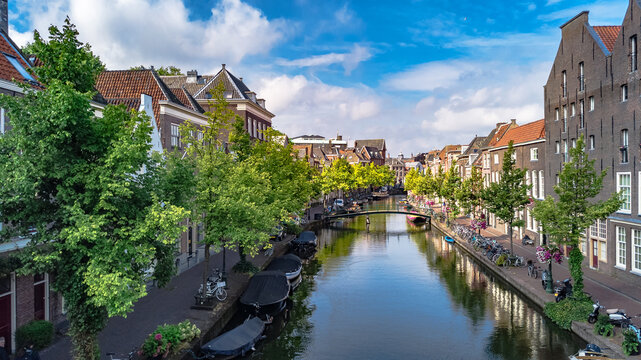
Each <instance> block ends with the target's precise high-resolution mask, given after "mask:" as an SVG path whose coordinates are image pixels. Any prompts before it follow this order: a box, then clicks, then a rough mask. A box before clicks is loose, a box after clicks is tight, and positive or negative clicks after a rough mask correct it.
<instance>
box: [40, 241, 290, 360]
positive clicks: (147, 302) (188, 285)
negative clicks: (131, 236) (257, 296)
mask: <svg viewBox="0 0 641 360" xmlns="http://www.w3.org/2000/svg"><path fill="white" fill-rule="evenodd" d="M292 238H293V236H288V238H287V239H286V240H284V241H281V242H278V243H273V242H272V244H273V245H274V255H273V256H279V255H281V254H282V253H284V252H285V251H286V249H287V243H288V242H289V241H291V239H292ZM222 259H223V254H222V251H221V252H219V253H215V254H214V253H212V255H211V257H210V261H209V263H210V266H209V268H210V269H209V271H208V273H210V272H211V270H212V269H214V268H222ZM238 260H239V256H238V253H237V252H235V251H230V250H227V251H226V271H227V274H228V276H227V284H228V286H229V289H228V297H227V299H226V300H225V301H224V302H222V303H219V304H218V306H216V308H214V310H213V311H208V310H193V309H191V308H190V306H191V305H193V304H194V294H195V293H196V291H197V290H198V288H199V286H200V283H201V282H202V271H203V268H204V266H205V263H204V262H200V263H198V264H196V265H193V266H191V267H190V268H188V269H186V268H183V269H181V270H183V271H181V272H180V274H179V275H177V276H176V277H174V278H173V279H172V280H171V282H170V283H169V284H168V285H167V286H166V287H164V288H157V287H149V288H148V294H147V296H145V297H143V298H142V299H140V300H138V302H137V303H136V304H135V306H134V311H133V312H131V313H129V314H128V316H127V317H126V318H123V317H115V318H111V319H109V320H108V322H107V326H106V327H105V329H104V330H103V331H102V332H101V333H100V335H99V336H98V342H99V344H100V353H101V357H102V359H107V357H106V356H105V353H107V352H115V353H116V354H118V355H121V354H126V353H128V352H130V351H131V350H132V349H134V348H140V346H141V345H142V343H143V341H144V340H145V338H146V337H147V336H148V335H149V334H150V333H152V332H153V331H154V330H155V329H156V327H158V325H163V324H165V323H166V324H176V323H179V322H181V321H184V320H185V319H188V320H190V321H191V322H193V323H195V324H196V326H198V328H199V329H201V331H202V335H204V334H205V333H206V332H207V331H208V330H209V327H210V326H211V325H212V324H213V323H215V321H216V320H217V319H218V318H220V317H221V316H222V315H223V313H224V310H225V309H228V308H229V307H230V306H232V304H234V303H235V301H236V299H237V298H238V297H239V296H240V295H241V293H242V291H244V289H245V287H246V285H247V283H248V281H249V277H248V276H247V275H244V274H237V273H234V272H233V271H232V270H231V268H232V266H234V264H236V263H237V262H238ZM250 260H251V261H252V262H253V263H254V264H255V265H256V266H258V267H259V268H262V267H263V266H264V265H265V263H266V262H267V261H268V260H269V258H268V257H267V256H265V255H264V254H262V253H261V254H260V255H258V256H256V257H254V258H252V259H250ZM202 335H201V336H202ZM71 350H72V347H71V341H70V338H69V337H67V336H65V337H63V338H61V339H59V340H58V341H57V342H56V343H54V344H52V345H51V346H49V347H48V348H46V349H44V350H42V351H41V352H40V355H41V358H42V359H43V360H54V359H55V360H58V359H60V360H62V359H71V358H72V356H71Z"/></svg>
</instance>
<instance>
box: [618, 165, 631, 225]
mask: <svg viewBox="0 0 641 360" xmlns="http://www.w3.org/2000/svg"><path fill="white" fill-rule="evenodd" d="M622 176H628V177H629V179H630V182H629V185H627V188H628V191H629V194H628V196H627V198H628V199H629V201H628V202H627V203H626V201H625V198H624V202H623V204H621V208H620V209H619V210H617V212H618V213H621V214H631V213H632V174H631V173H630V172H629V171H628V172H617V192H621V190H623V185H621V177H622ZM624 196H625V195H624ZM626 205H627V209H626Z"/></svg>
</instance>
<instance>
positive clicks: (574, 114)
mask: <svg viewBox="0 0 641 360" xmlns="http://www.w3.org/2000/svg"><path fill="white" fill-rule="evenodd" d="M570 114H572V115H571V116H576V104H575V103H572V104H570Z"/></svg>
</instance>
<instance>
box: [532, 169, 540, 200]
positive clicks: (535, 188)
mask: <svg viewBox="0 0 641 360" xmlns="http://www.w3.org/2000/svg"><path fill="white" fill-rule="evenodd" d="M538 180H539V178H538V176H537V175H536V170H532V197H534V198H538V192H539V181H538Z"/></svg>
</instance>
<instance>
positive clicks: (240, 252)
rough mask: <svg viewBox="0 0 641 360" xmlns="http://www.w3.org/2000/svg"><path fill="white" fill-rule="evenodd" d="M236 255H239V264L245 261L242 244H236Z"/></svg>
mask: <svg viewBox="0 0 641 360" xmlns="http://www.w3.org/2000/svg"><path fill="white" fill-rule="evenodd" d="M238 256H240V263H241V264H244V263H246V262H247V255H246V254H245V248H244V247H243V246H242V245H238Z"/></svg>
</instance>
